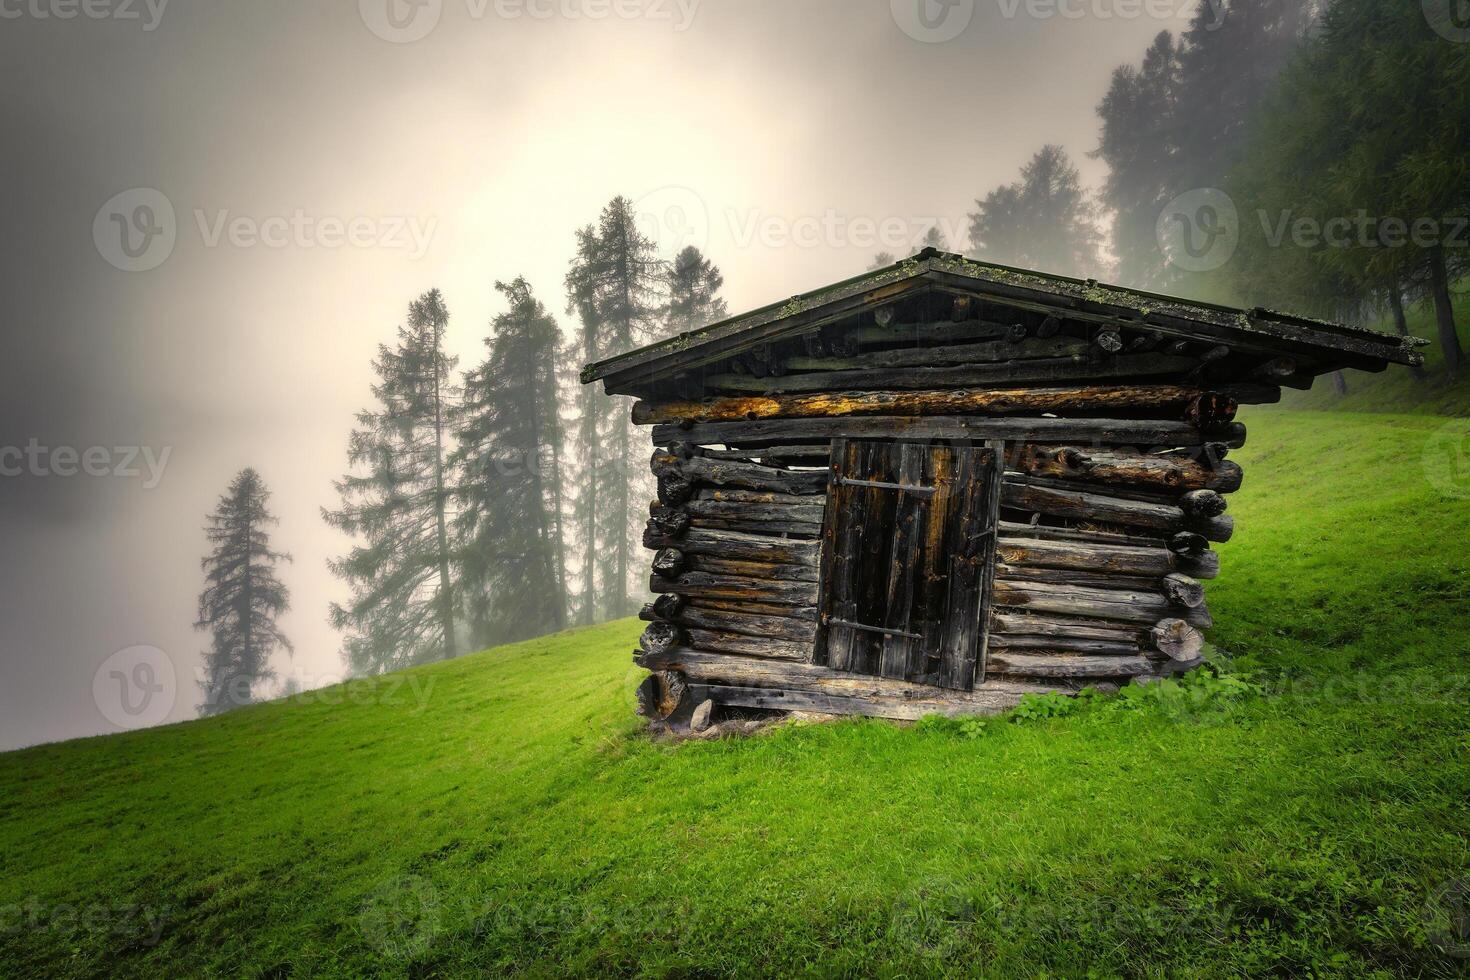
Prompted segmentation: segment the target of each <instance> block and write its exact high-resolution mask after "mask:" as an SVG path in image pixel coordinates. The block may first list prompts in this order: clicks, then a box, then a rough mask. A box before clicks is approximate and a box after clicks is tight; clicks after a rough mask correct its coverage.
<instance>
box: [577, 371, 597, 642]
mask: <svg viewBox="0 0 1470 980" xmlns="http://www.w3.org/2000/svg"><path fill="white" fill-rule="evenodd" d="M598 405H599V403H598V399H597V393H596V391H594V390H593V388H592V387H591V386H588V387H586V388H584V389H583V390H582V422H581V424H582V452H583V453H584V454H585V455H584V456H583V458H582V465H583V466H585V467H587V478H586V480H585V481H584V486H583V492H584V493H585V494H586V495H587V499H586V504H585V506H586V514H587V521H586V527H585V528H584V529H583V533H582V617H581V619H582V625H583V626H590V625H592V623H594V622H595V621H596V619H597V585H596V580H597V497H598V490H599V487H598V480H597V457H598V453H597V428H598V426H597V421H598V411H599V409H598Z"/></svg>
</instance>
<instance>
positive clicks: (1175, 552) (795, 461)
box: [633, 297, 1300, 718]
mask: <svg viewBox="0 0 1470 980" xmlns="http://www.w3.org/2000/svg"><path fill="white" fill-rule="evenodd" d="M940 302H941V303H942V307H943V309H944V312H945V315H943V316H937V315H935V309H936V303H935V298H934V297H922V298H920V299H918V300H916V301H910V302H909V303H908V304H907V305H906V306H902V305H897V304H896V305H895V307H890V308H889V309H887V310H886V311H885V310H878V311H872V312H865V313H864V314H862V315H860V316H858V317H856V318H855V319H854V320H853V321H851V322H848V323H845V324H839V325H836V326H833V327H829V328H824V329H823V330H820V331H816V332H813V333H811V334H808V335H806V336H804V337H801V338H797V339H795V340H793V341H788V342H786V343H784V344H773V345H768V346H765V347H760V348H755V349H752V350H749V351H746V352H743V353H741V354H740V355H738V356H735V357H732V358H729V359H725V360H721V361H717V362H713V363H711V364H709V365H707V366H705V367H704V368H703V369H702V370H701V371H700V372H699V373H698V375H697V376H689V375H686V376H684V377H682V378H677V379H673V380H672V381H665V382H661V383H659V384H650V385H648V386H647V387H646V388H645V389H644V390H643V391H640V392H638V394H640V395H642V399H641V400H640V401H639V402H638V403H637V404H636V405H635V406H634V409H633V418H634V421H635V422H638V423H641V424H646V425H650V426H652V429H651V434H652V441H653V443H654V444H655V446H656V449H655V451H654V453H653V456H652V469H653V472H654V474H655V475H656V476H657V479H658V499H657V500H656V501H653V502H652V503H651V504H650V515H649V521H648V525H647V528H646V530H645V532H644V543H645V544H646V545H647V547H648V548H650V549H651V550H653V551H654V553H655V554H654V559H653V571H652V576H651V578H650V582H649V588H650V590H651V591H652V592H653V593H654V594H655V595H656V597H657V598H656V599H655V600H654V601H653V602H652V603H650V604H649V605H648V606H647V607H645V609H644V610H643V618H644V619H646V620H648V621H649V622H650V625H649V627H648V628H647V631H646V632H645V634H644V637H643V640H642V642H641V651H640V653H639V654H638V657H637V659H638V662H639V663H640V664H642V665H643V666H645V667H648V668H649V669H651V670H654V671H656V672H658V676H659V677H660V681H659V684H661V685H662V690H663V691H664V694H667V692H668V688H669V687H670V686H671V685H680V684H692V685H695V686H697V687H698V688H700V690H701V692H702V693H705V694H707V695H708V696H709V697H712V698H713V699H714V700H716V701H717V702H721V703H726V704H735V705H747V706H755V707H775V708H787V709H812V710H822V711H835V712H841V713H857V714H872V715H882V716H888V717H900V718H911V717H917V716H919V715H922V714H925V713H929V712H936V711H937V712H942V713H960V712H977V711H996V710H1002V709H1004V708H1006V707H1010V706H1012V705H1014V704H1015V703H1016V702H1017V701H1018V700H1019V699H1020V697H1021V696H1022V695H1023V694H1025V693H1027V692H1030V691H1038V692H1039V691H1048V690H1063V691H1074V690H1077V689H1079V688H1080V687H1082V686H1084V685H1086V684H1089V683H1103V682H1112V683H1118V682H1126V681H1129V680H1134V679H1142V678H1152V677H1160V676H1165V675H1168V674H1171V673H1176V672H1178V671H1180V670H1184V669H1188V668H1189V667H1191V666H1194V665H1196V664H1198V663H1199V662H1200V654H1201V649H1202V646H1203V636H1202V633H1201V630H1202V629H1203V628H1205V627H1208V626H1209V625H1210V623H1211V618H1210V613H1209V611H1208V608H1207V605H1206V603H1205V600H1204V589H1203V587H1202V585H1201V582H1202V581H1205V580H1208V579H1210V578H1213V577H1214V576H1215V575H1216V574H1217V572H1218V570H1219V564H1220V563H1219V557H1218V555H1217V553H1216V552H1214V551H1212V550H1211V549H1210V543H1211V542H1217V541H1226V540H1228V539H1229V538H1230V536H1231V533H1232V531H1233V522H1232V519H1231V517H1230V516H1229V515H1228V514H1226V513H1225V510H1226V500H1225V495H1226V494H1229V493H1230V492H1232V491H1234V490H1236V489H1237V488H1238V487H1239V486H1240V482H1241V472H1240V468H1239V467H1238V466H1236V465H1235V463H1233V462H1231V461H1229V460H1227V459H1226V458H1225V456H1226V454H1227V453H1228V451H1229V450H1230V449H1231V448H1234V447H1237V446H1240V445H1241V444H1242V443H1243V441H1244V438H1245V433H1244V429H1243V427H1242V426H1241V425H1239V424H1238V423H1235V422H1234V421H1233V419H1234V415H1235V411H1236V404H1237V399H1239V398H1243V399H1245V400H1248V401H1255V402H1265V401H1274V400H1275V399H1276V398H1277V397H1279V388H1277V387H1275V385H1273V384H1263V383H1261V381H1260V379H1263V378H1264V379H1266V380H1268V381H1269V380H1273V379H1274V380H1282V379H1287V380H1289V379H1290V378H1291V377H1292V376H1293V375H1295V374H1296V373H1297V372H1298V371H1299V370H1300V368H1299V365H1298V364H1297V363H1292V364H1283V363H1281V359H1280V358H1279V357H1276V356H1275V355H1273V354H1271V353H1270V352H1252V351H1248V350H1234V349H1228V348H1223V347H1222V345H1219V344H1216V343H1212V342H1209V341H1187V340H1178V339H1174V340H1166V339H1164V338H1162V337H1161V336H1159V335H1157V334H1154V333H1151V332H1149V331H1144V330H1130V329H1128V328H1126V327H1125V326H1119V327H1117V328H1106V329H1099V328H1098V327H1096V326H1095V325H1092V324H1087V323H1074V322H1070V321H1068V320H1065V319H1063V318H1059V317H1057V316H1052V315H1046V316H1043V315H1040V314H1036V313H1031V314H1028V313H1026V312H1025V311H1018V310H1010V309H1004V310H1002V309H996V308H993V307H992V308H987V307H984V306H983V305H982V304H980V303H978V302H975V301H973V300H969V299H968V298H966V299H964V300H963V301H962V300H958V299H954V298H953V297H941V298H940ZM1227 365H1228V366H1229V368H1230V370H1229V371H1222V368H1225V367H1226V366H1227ZM1222 377H1223V378H1228V379H1230V383H1228V384H1226V383H1221V382H1219V381H1216V380H1214V379H1218V378H1222ZM1098 378H1102V379H1104V380H1103V381H1102V382H1101V383H1098V382H1097V381H1096V379H1098ZM691 394H697V395H698V397H697V398H690V397H688V396H689V395H691ZM834 439H841V440H871V441H885V442H909V443H912V442H915V441H917V442H920V443H938V444H960V445H984V446H989V447H993V448H994V449H995V450H996V451H997V452H999V453H1000V457H1001V459H1002V460H1003V476H1002V477H1001V478H1000V481H999V486H998V488H997V489H998V495H999V500H998V504H999V511H998V521H997V522H996V524H995V535H994V543H993V547H992V549H991V550H990V551H989V552H988V553H987V559H988V561H987V564H988V565H989V566H990V569H991V572H990V574H991V578H990V580H989V582H988V584H987V589H986V595H985V603H984V617H983V629H982V630H981V633H982V637H981V647H980V651H979V655H978V664H977V669H976V672H975V674H974V677H973V682H972V686H968V689H961V690H954V689H945V688H942V687H939V686H936V685H934V684H927V683H915V682H913V681H911V680H905V679H900V678H898V677H883V676H875V675H874V674H875V673H876V672H874V673H868V672H862V673H857V672H852V671H843V670H834V669H832V668H831V666H830V665H828V664H826V663H825V662H823V660H822V655H821V650H820V648H821V645H822V644H821V643H820V642H819V640H820V639H821V638H822V637H823V635H824V633H825V631H826V629H827V628H828V627H826V626H824V623H823V619H822V603H823V599H824V596H823V592H822V581H823V554H824V548H823V531H824V526H823V521H824V515H825V514H826V512H827V507H826V503H827V501H826V495H827V492H828V488H829V485H830V484H831V482H832V474H831V470H830V463H831V460H830V457H829V454H830V447H831V445H832V442H833V440H834ZM831 547H832V546H831V545H830V544H828V548H827V550H828V551H830V549H831ZM653 690H654V694H655V695H656V694H657V691H658V688H657V687H655V688H654V689H653ZM647 696H650V695H647V694H646V695H645V697H647Z"/></svg>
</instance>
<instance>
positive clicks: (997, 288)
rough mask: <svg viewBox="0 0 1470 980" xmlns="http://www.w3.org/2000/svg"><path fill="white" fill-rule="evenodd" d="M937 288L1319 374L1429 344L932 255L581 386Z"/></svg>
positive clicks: (641, 351)
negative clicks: (1283, 360) (1299, 361)
mask: <svg viewBox="0 0 1470 980" xmlns="http://www.w3.org/2000/svg"><path fill="white" fill-rule="evenodd" d="M936 288H937V289H940V290H942V291H946V292H954V293H959V294H968V295H973V296H977V297H979V298H980V299H982V300H986V301H990V302H994V303H999V304H1006V305H1010V306H1014V307H1017V308H1020V309H1031V310H1039V311H1043V312H1047V313H1055V314H1058V315H1060V316H1064V317H1066V318H1068V319H1072V320H1078V321H1083V322H1094V323H1106V324H1110V325H1113V326H1123V327H1132V328H1135V329H1147V330H1150V331H1155V332H1158V333H1161V334H1165V335H1170V336H1176V337H1187V338H1192V339H1197V340H1216V341H1218V342H1221V343H1227V344H1228V343H1234V344H1239V345H1242V346H1246V347H1250V348H1254V349H1259V350H1262V351H1266V352H1271V351H1279V352H1281V353H1296V354H1299V355H1302V354H1304V355H1307V356H1309V357H1311V358H1313V359H1314V360H1315V361H1317V362H1318V364H1319V367H1320V371H1328V370H1335V369H1337V368H1338V367H1352V368H1360V369H1363V370H1368V371H1381V370H1383V369H1384V368H1385V367H1386V366H1387V365H1389V364H1417V363H1422V361H1423V356H1422V355H1421V354H1419V353H1418V352H1417V350H1416V348H1417V347H1419V346H1421V345H1423V344H1426V343H1428V341H1425V340H1421V339H1419V338H1417V337H1402V338H1401V337H1396V336H1393V335H1391V334H1385V333H1380V332H1378V331H1376V330H1368V329H1365V328H1362V327H1351V326H1347V325H1345V324H1340V323H1330V322H1328V321H1325V320H1315V319H1310V318H1308V317H1301V316H1294V315H1292V314H1289V313H1281V312H1278V311H1275V310H1268V309H1264V308H1262V307H1256V308H1255V309H1252V310H1242V309H1236V308H1233V307H1228V306H1221V305H1218V304H1215V303H1204V302H1199V301H1196V300H1186V299H1181V298H1178V297H1174V296H1165V295H1161V294H1158V293H1150V292H1145V291H1143V290H1138V289H1128V288H1125V287H1122V286H1109V285H1104V284H1101V283H1099V282H1097V281H1096V280H1093V279H1086V280H1083V279H1074V278H1071V277H1069V276H1058V275H1052V274H1050V273H1042V272H1032V271H1029V270H1026V269H1017V268H1013V267H1011V266H1004V265H996V264H994V263H990V262H978V261H975V260H973V259H967V258H965V257H963V256H961V255H956V254H953V253H949V252H940V251H939V250H937V249H934V248H926V249H924V250H923V251H922V252H919V253H918V254H917V255H915V256H913V257H911V258H907V259H903V260H902V261H899V262H895V263H894V264H893V265H890V266H887V267H885V268H882V269H876V270H873V271H871V272H867V273H864V274H863V275H860V276H855V277H853V278H851V279H845V280H843V281H842V282H838V283H834V284H833V285H830V286H825V287H823V288H821V289H816V290H813V291H811V292H808V293H803V294H801V295H799V296H795V297H793V298H792V299H790V300H787V301H786V302H784V303H773V304H771V305H769V306H764V307H761V308H760V309H758V310H753V311H752V312H750V313H746V314H743V315H741V316H736V317H731V318H730V319H727V320H722V321H720V322H718V323H713V324H710V325H709V326H707V327H702V328H700V329H698V330H691V331H689V332H687V333H682V334H679V335H678V336H675V337H670V338H669V339H667V340H663V341H660V342H658V343H656V344H650V345H648V346H646V347H640V348H637V349H636V350H631V351H628V352H627V353H624V354H618V355H616V356H614V357H609V358H606V359H604V360H601V361H597V362H595V363H592V364H588V365H587V366H586V367H584V368H583V369H582V383H583V384H589V383H591V382H593V381H598V380H601V381H604V382H605V383H606V385H607V387H608V389H609V390H612V389H613V388H614V387H616V386H617V384H618V383H619V382H621V381H627V380H637V381H648V380H652V379H655V378H660V377H665V376H668V375H672V374H675V373H678V372H681V371H686V370H689V369H690V368H693V367H697V366H700V365H703V364H708V363H710V362H712V361H716V360H719V359H721V358H723V357H728V356H730V355H732V354H735V353H738V352H740V351H742V350H747V349H749V348H751V347H755V346H758V345H760V344H764V343H769V342H771V341H775V340H782V339H787V338H790V337H794V336H799V335H801V334H804V333H809V332H811V331H812V330H815V329H816V328H818V327H820V326H822V325H823V324H826V323H830V322H832V321H834V320H839V319H842V318H844V317H848V316H851V315H853V314H855V313H858V312H861V311H862V310H864V309H868V308H872V307H878V306H882V305H885V304H887V303H889V302H892V301H894V300H896V299H898V298H900V297H902V296H905V295H908V294H910V293H913V292H915V291H919V290H925V289H936ZM1320 371H1319V373H1320Z"/></svg>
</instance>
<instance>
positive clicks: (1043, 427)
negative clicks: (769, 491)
mask: <svg viewBox="0 0 1470 980" xmlns="http://www.w3.org/2000/svg"><path fill="white" fill-rule="evenodd" d="M837 436H847V437H851V438H858V439H863V438H867V439H877V438H904V439H972V440H980V439H1004V440H1007V441H1026V442H1079V441H1080V442H1101V443H1116V444H1121V445H1131V446H1198V445H1201V443H1202V438H1201V435H1200V430H1199V428H1198V427H1196V426H1193V425H1190V424H1189V423H1187V422H1161V421H1154V420H1149V419H1053V418H973V417H971V418H966V417H948V418H913V417H887V416H878V417H870V418H840V419H825V418H824V419H773V420H767V421H756V422H701V423H696V424H694V425H691V426H689V427H688V428H682V427H680V426H677V425H671V424H664V425H655V426H654V427H653V442H654V443H655V444H656V445H660V446H669V445H674V444H676V443H680V442H689V443H693V444H695V445H708V444H719V445H729V444H731V443H749V442H756V441H770V442H772V443H776V442H783V443H784V442H790V441H793V440H798V439H811V440H818V439H822V440H826V439H832V438H834V437H837Z"/></svg>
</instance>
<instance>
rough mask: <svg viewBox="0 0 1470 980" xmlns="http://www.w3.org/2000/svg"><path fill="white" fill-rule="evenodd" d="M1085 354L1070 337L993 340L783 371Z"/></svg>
mask: <svg viewBox="0 0 1470 980" xmlns="http://www.w3.org/2000/svg"><path fill="white" fill-rule="evenodd" d="M1086 353H1087V342H1086V341H1082V340H1073V339H1072V338H1070V337H1052V338H1049V339H1046V340H1039V339H1038V340H1022V341H1020V342H1019V343H1016V342H1011V341H1010V340H995V341H990V342H987V343H980V344H952V345H945V346H934V347H900V348H897V349H895V350H880V351H870V352H868V353H866V354H855V355H853V356H851V357H800V356H798V357H788V358H787V359H786V367H787V369H789V370H792V371H855V370H862V369H867V368H894V367H943V366H953V365H959V364H986V363H992V362H996V361H1014V360H1027V359H1030V358H1046V357H1050V358H1057V357H1077V356H1080V355H1083V354H1086Z"/></svg>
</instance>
